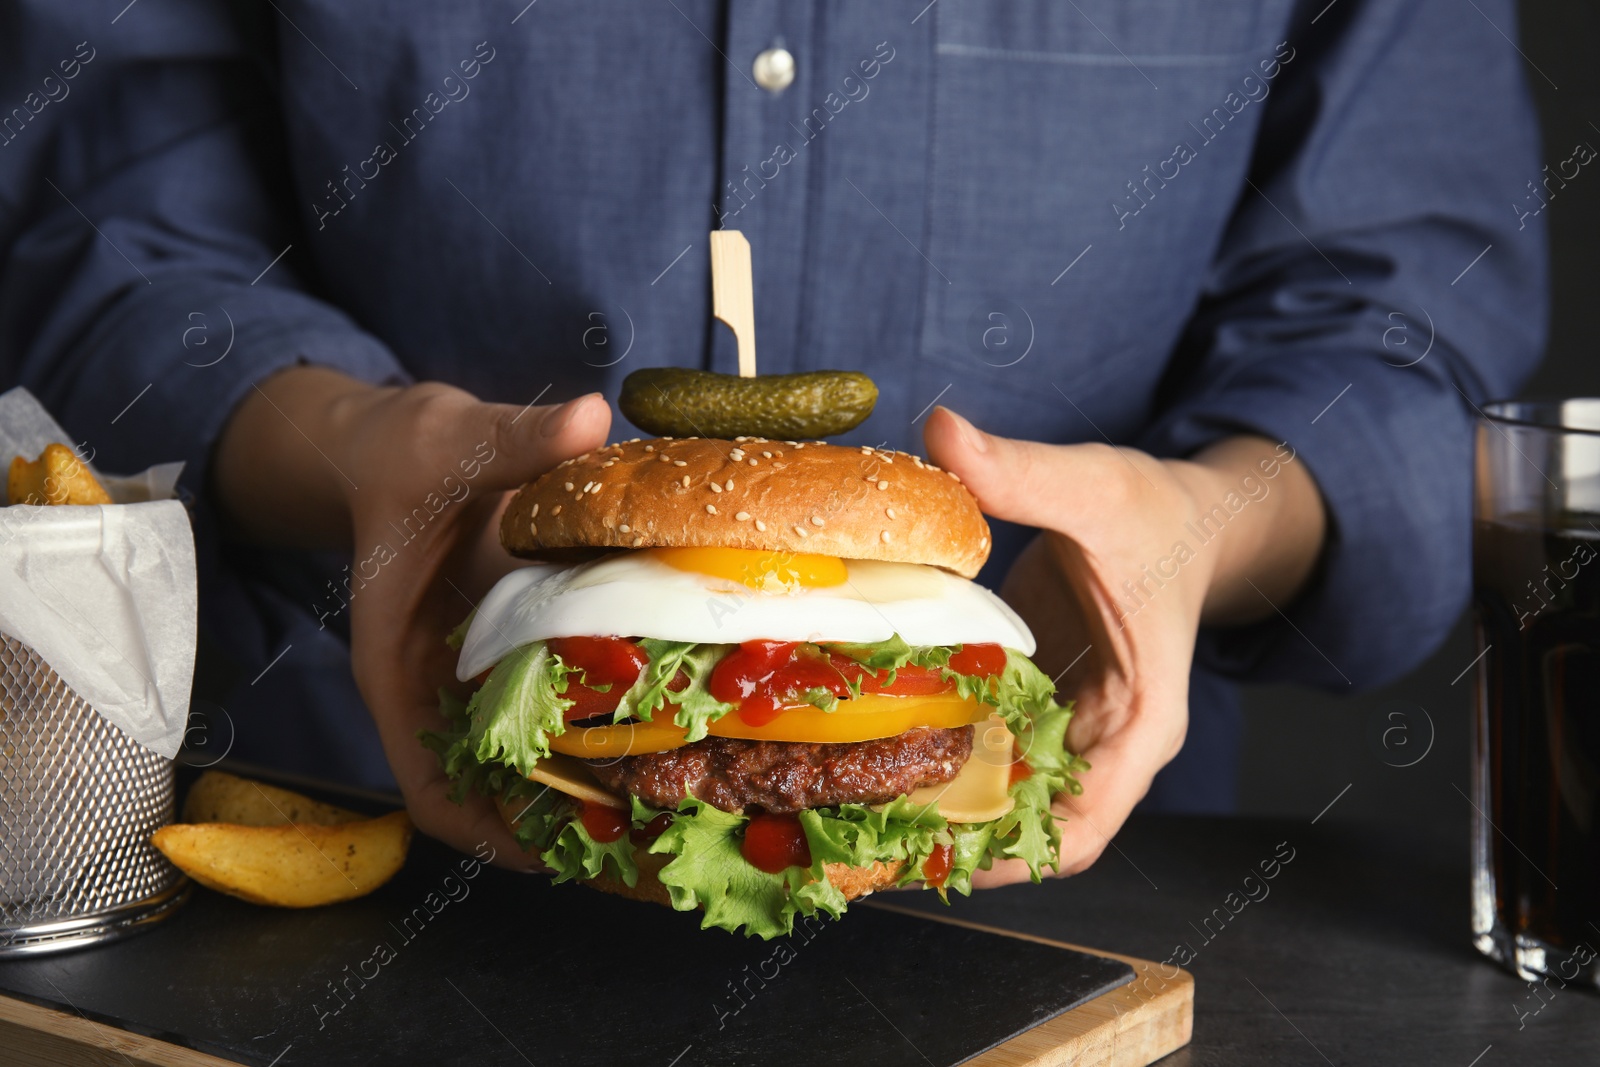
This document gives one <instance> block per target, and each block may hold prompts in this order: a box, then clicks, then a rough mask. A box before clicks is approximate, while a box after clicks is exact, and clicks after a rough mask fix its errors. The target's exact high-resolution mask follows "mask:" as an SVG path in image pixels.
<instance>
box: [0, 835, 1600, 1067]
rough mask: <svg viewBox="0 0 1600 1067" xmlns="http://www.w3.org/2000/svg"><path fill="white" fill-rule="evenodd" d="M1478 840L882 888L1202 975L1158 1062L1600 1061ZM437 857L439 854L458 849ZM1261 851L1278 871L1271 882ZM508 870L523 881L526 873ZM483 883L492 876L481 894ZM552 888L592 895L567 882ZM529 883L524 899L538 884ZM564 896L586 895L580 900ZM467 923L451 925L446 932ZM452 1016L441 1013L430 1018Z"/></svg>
mask: <svg viewBox="0 0 1600 1067" xmlns="http://www.w3.org/2000/svg"><path fill="white" fill-rule="evenodd" d="M1466 840H1467V839H1466V828H1465V826H1464V825H1462V826H1458V827H1453V828H1452V827H1444V828H1441V827H1429V826H1407V825H1404V824H1403V823H1401V822H1399V821H1398V819H1397V820H1396V821H1394V822H1390V823H1387V824H1367V823H1356V822H1343V823H1341V822H1335V821H1333V820H1323V821H1322V822H1321V823H1320V824H1318V825H1311V824H1309V823H1307V822H1305V821H1303V820H1302V821H1298V822H1287V821H1282V822H1280V821H1268V820H1260V819H1220V818H1209V817H1177V816H1151V815H1136V816H1135V817H1134V818H1133V819H1132V820H1130V822H1129V824H1128V825H1127V826H1126V827H1125V828H1124V829H1123V831H1122V833H1120V834H1119V835H1118V837H1117V838H1116V841H1115V842H1114V844H1113V846H1112V847H1111V848H1110V849H1108V850H1107V852H1106V854H1105V856H1104V857H1103V858H1102V860H1101V861H1100V862H1099V863H1098V864H1097V865H1096V866H1095V867H1094V868H1093V869H1091V870H1090V871H1088V872H1087V873H1085V874H1082V875H1079V876H1078V877H1076V878H1072V879H1066V880H1051V881H1049V882H1047V883H1046V884H1044V885H1042V886H1032V885H1020V886H1012V887H1008V888H1005V889H998V890H988V891H984V892H980V893H979V894H977V895H976V896H974V897H972V898H970V899H959V898H957V899H955V901H954V903H953V904H952V906H951V907H950V908H948V909H946V908H944V907H943V906H942V905H940V904H939V903H938V900H937V898H936V897H935V896H934V895H933V894H931V893H911V892H907V893H892V894H886V895H885V896H884V898H880V899H886V900H888V901H890V902H892V903H893V904H895V905H897V906H903V907H912V908H917V909H926V910H927V911H929V912H930V913H933V914H937V915H945V916H950V917H953V918H957V919H964V920H968V921H972V922H978V923H984V924H988V925H993V926H997V927H1003V928H1007V929H1011V930H1016V931H1021V932H1025V933H1030V934H1035V935H1038V936H1042V937H1047V938H1051V939H1055V940H1060V941H1067V942H1071V943H1074V944H1080V945H1086V946H1093V947H1096V948H1100V949H1104V950H1108V951H1113V952H1119V953H1124V954H1128V955H1132V956H1139V957H1143V958H1145V959H1149V960H1153V961H1164V960H1169V959H1176V960H1177V961H1178V962H1180V963H1182V964H1183V965H1184V966H1185V967H1187V968H1188V970H1189V971H1190V972H1191V973H1192V974H1193V975H1194V977H1195V982H1196V1002H1195V1027H1194V1040H1193V1043H1192V1044H1191V1045H1190V1046H1189V1047H1187V1048H1185V1049H1183V1050H1181V1051H1179V1052H1177V1053H1175V1054H1173V1055H1172V1056H1170V1057H1168V1058H1167V1059H1165V1060H1163V1061H1162V1062H1163V1064H1166V1065H1169V1067H1173V1065H1190V1064H1193V1065H1201V1064H1205V1065H1210V1064H1228V1065H1235V1067H1249V1065H1254V1064H1271V1065H1274V1067H1279V1065H1295V1064H1308V1065H1320V1064H1330V1065H1335V1064H1336V1065H1339V1067H1345V1065H1349V1064H1407V1065H1427V1064H1442V1065H1446V1067H1499V1065H1502V1064H1541V1065H1563V1064H1585V1065H1594V1064H1600V995H1597V994H1595V993H1593V992H1584V991H1582V990H1580V989H1578V988H1576V987H1573V988H1568V989H1563V990H1558V991H1555V992H1553V993H1552V992H1550V991H1549V990H1546V991H1545V992H1544V995H1543V997H1542V998H1541V997H1539V996H1536V995H1535V994H1534V993H1533V992H1532V990H1531V987H1530V986H1529V985H1528V984H1527V983H1525V982H1523V981H1521V980H1519V979H1517V978H1516V977H1515V976H1513V975H1510V974H1508V973H1506V972H1504V971H1502V970H1500V969H1498V968H1497V967H1495V966H1494V965H1492V964H1491V963H1489V962H1488V961H1486V960H1484V959H1482V958H1481V957H1480V956H1479V955H1478V954H1477V953H1476V952H1475V951H1474V950H1473V949H1472V947H1471V944H1470V942H1469V938H1468V936H1467V930H1468V898H1467V844H1466ZM435 848H436V846H435V847H428V846H425V847H424V849H423V853H426V855H421V854H418V853H417V851H416V850H414V854H413V860H414V861H418V862H420V860H422V859H427V858H429V857H430V856H431V854H432V852H433V851H434V849H435ZM439 852H440V855H439V856H432V858H433V859H437V860H439V861H440V862H441V863H443V862H446V861H448V860H449V857H447V856H444V855H443V852H442V850H439ZM1274 861H1276V864H1277V865H1276V867H1274V866H1273V863H1274ZM1263 863H1266V864H1267V870H1268V871H1270V872H1272V873H1274V874H1275V877H1272V878H1271V879H1270V880H1269V879H1267V878H1265V877H1263V875H1262V864H1263ZM504 877H505V879H507V880H517V881H518V882H519V883H520V876H514V875H505V876H504ZM495 880H496V879H491V881H495ZM399 881H400V880H397V884H398V882H399ZM430 884H431V883H430ZM488 888H489V886H488V883H487V882H485V883H480V889H479V890H478V891H477V892H479V893H481V892H483V891H484V890H485V889H488ZM512 888H515V887H512ZM381 892H383V891H380V893H381ZM549 892H556V891H555V890H551V891H549ZM560 892H563V893H571V894H579V895H580V897H582V898H588V897H589V896H590V895H589V894H588V893H587V892H586V891H582V890H578V889H574V888H571V887H566V888H564V889H563V890H561V891H560ZM526 895H527V897H528V898H529V900H530V902H532V900H533V898H536V897H538V898H542V897H543V896H545V895H546V893H544V892H538V891H535V892H530V893H527V894H526ZM373 899H376V898H373ZM568 899H569V898H567V897H563V898H562V901H567V900H568ZM479 902H480V903H481V900H480V901H479ZM541 903H543V902H542V901H541ZM593 905H594V907H595V908H596V909H601V910H603V909H605V908H608V907H611V906H613V905H615V906H619V907H625V908H627V909H632V910H629V911H627V912H625V913H623V912H618V913H615V915H613V913H611V912H606V916H607V917H606V919H605V921H604V922H599V923H597V924H596V927H595V928H597V929H602V930H604V929H610V930H612V932H613V933H617V932H618V929H619V928H618V926H617V923H618V922H620V921H621V920H622V919H627V920H628V921H630V922H633V923H634V924H635V925H638V924H641V923H643V924H645V925H644V926H642V927H641V928H640V930H637V931H635V932H634V933H633V934H631V935H630V934H622V935H621V936H624V937H626V938H629V939H630V940H631V939H639V940H656V941H659V942H661V943H663V944H664V943H667V942H669V941H670V940H671V938H670V936H669V935H670V934H672V933H673V932H674V931H675V930H676V929H677V928H678V927H680V926H682V927H685V930H684V933H685V934H687V935H688V937H689V938H690V939H692V943H693V944H694V945H695V946H699V947H703V948H705V949H706V950H707V951H708V952H715V951H735V950H737V951H745V952H746V953H748V952H751V951H754V948H751V947H749V946H748V945H747V944H746V943H744V942H742V939H732V940H730V939H728V938H726V937H725V935H723V934H721V933H718V932H715V931H709V932H706V933H703V934H698V933H693V932H692V930H691V929H690V928H691V927H692V923H691V922H690V921H689V920H688V917H686V916H671V915H662V916H660V917H659V919H658V918H657V917H656V915H655V913H654V912H649V913H648V914H643V913H642V912H641V911H640V909H642V908H643V907H644V906H640V905H623V904H622V902H615V901H608V900H606V899H605V898H600V897H598V896H595V897H594V900H593ZM564 906H567V907H573V906H579V907H584V908H587V907H588V905H587V904H580V903H579V902H578V901H577V900H573V901H571V903H567V904H564ZM229 907H234V908H240V909H243V908H247V906H246V905H237V904H235V903H234V902H231V901H224V900H221V899H219V898H211V903H210V904H209V905H208V906H207V907H205V908H201V909H198V911H197V913H196V914H195V915H192V916H190V918H191V920H193V921H195V922H198V921H199V919H200V918H203V916H204V915H205V914H206V913H207V912H212V911H218V910H226V909H227V908H229ZM358 910H359V909H358ZM458 910H459V909H458ZM540 910H544V908H543V907H542V906H541V909H540ZM332 913H333V909H329V910H328V911H326V912H324V911H318V912H313V913H307V915H301V916H297V915H294V914H291V913H272V915H271V916H270V918H273V919H275V920H276V921H278V922H279V923H287V924H290V925H298V924H300V923H302V922H305V921H311V922H316V921H318V917H319V916H320V917H321V918H322V919H323V920H325V921H332V920H331V919H329V918H328V917H329V916H330V915H332ZM462 914H463V915H465V913H464V912H463V913H462ZM307 916H309V920H308V918H307ZM447 917H448V916H447ZM335 918H337V916H335ZM852 921H854V922H856V923H858V924H860V925H858V926H857V927H856V928H855V929H856V930H857V933H858V934H864V933H866V932H867V931H868V928H869V927H872V926H873V925H874V924H873V922H872V921H871V917H869V916H860V915H849V916H846V918H845V919H844V920H843V922H842V923H841V924H840V925H839V926H838V927H837V928H836V929H837V931H838V932H839V933H842V934H849V933H850V931H851V928H852V927H851V924H852ZM176 922H178V923H182V922H183V919H182V917H180V918H179V919H177V920H176ZM191 925H193V923H191ZM468 925H469V926H470V925H471V924H470V923H469V924H468ZM879 925H882V924H881V923H880V924H879ZM223 928H224V929H226V928H227V924H223ZM177 932H178V931H176V930H174V931H173V933H177ZM470 932H471V931H469V930H464V931H463V932H461V933H452V934H448V936H447V934H446V933H445V932H444V931H441V933H440V934H439V935H436V938H445V939H446V940H449V939H450V938H456V937H466V936H467V935H468V933H470ZM161 938H162V935H161V934H160V933H152V934H150V935H145V936H143V937H140V938H136V939H135V941H140V942H146V944H145V945H141V946H138V948H137V949H136V948H135V946H134V945H133V944H132V943H129V949H130V950H133V951H135V952H138V951H139V950H142V949H144V948H150V947H154V946H155V945H156V943H158V942H159V941H160V940H161ZM702 939H703V940H702ZM299 940H303V938H300V939H299ZM264 943H275V942H274V941H273V939H272V938H268V940H267V942H264ZM443 943H444V942H443V941H441V944H443ZM406 951H407V952H408V953H412V954H414V953H416V952H418V951H421V950H420V949H410V948H408V949H407V950H406ZM471 951H472V950H469V951H468V953H467V954H468V955H469V956H470V954H471ZM224 954H225V955H226V954H227V953H224ZM73 955H76V954H73ZM245 955H248V953H245ZM533 955H537V954H536V953H533ZM90 957H99V958H104V959H109V955H106V956H100V954H99V953H98V952H97V951H96V950H90V951H89V952H88V953H86V954H85V957H84V958H90ZM408 958H409V957H408ZM419 958H420V957H419ZM60 959H61V961H62V964H63V965H64V964H65V963H66V962H67V960H66V957H61V958H60ZM626 959H627V957H626V956H622V955H618V954H616V953H614V952H612V953H606V952H602V953H600V954H599V955H598V957H597V960H598V963H597V966H599V967H600V968H602V969H603V970H605V971H608V972H611V973H615V974H616V975H618V976H619V980H620V981H624V982H625V981H626V979H625V978H623V977H622V976H623V975H625V974H626V973H627V965H626V962H625V961H626ZM467 962H470V961H464V962H463V964H462V965H463V966H465V965H466V963H467ZM566 965H567V966H582V964H581V963H580V962H579V961H577V960H571V961H569V962H568V963H567V964H566ZM152 966H154V965H153V964H152ZM156 969H157V970H159V967H157V968H156ZM986 981H988V982H994V981H995V979H994V978H993V977H991V978H989V979H987V980H986ZM1000 984H1002V985H1004V984H1005V982H1004V981H1001V982H1000ZM475 988H476V987H475ZM991 988H993V987H992V986H991ZM258 992H264V991H258ZM368 999H370V998H368ZM363 1003H365V1001H364V1002H363ZM372 1003H373V1004H376V1003H377V1001H373V1002H372ZM507 1010H509V1009H507ZM421 1014H422V1015H432V1014H434V1013H433V1012H431V1011H430V1012H422V1013H421ZM415 1021H416V1022H417V1023H420V1024H423V1025H429V1024H428V1023H427V1021H426V1020H425V1019H422V1018H418V1019H416V1020H415ZM468 1021H469V1022H471V1021H473V1020H471V1019H470V1018H469V1019H468ZM440 1023H441V1020H440V1019H439V1018H437V1017H435V1019H434V1020H433V1023H432V1025H440ZM268 1058H270V1056H269V1057H268ZM3 1060H4V1056H3V1053H0V1061H3ZM263 1062H264V1061H263Z"/></svg>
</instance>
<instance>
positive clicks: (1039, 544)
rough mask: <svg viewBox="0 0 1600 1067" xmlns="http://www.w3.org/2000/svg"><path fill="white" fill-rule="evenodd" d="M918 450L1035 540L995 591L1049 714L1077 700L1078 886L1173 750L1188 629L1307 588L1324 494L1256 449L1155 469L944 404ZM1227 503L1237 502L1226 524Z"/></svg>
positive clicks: (1252, 612) (1252, 613) (1069, 841)
mask: <svg viewBox="0 0 1600 1067" xmlns="http://www.w3.org/2000/svg"><path fill="white" fill-rule="evenodd" d="M926 438H927V444H928V453H929V455H930V456H931V457H932V458H933V460H934V462H936V463H938V464H940V465H941V466H943V467H946V468H947V469H949V470H952V471H954V472H955V473H956V474H957V475H959V476H960V478H961V480H962V481H963V482H965V483H966V485H967V487H968V488H969V489H971V490H972V492H973V493H974V494H975V495H976V496H977V498H978V502H979V504H981V505H982V507H983V510H984V511H985V512H987V513H988V514H990V515H992V516H994V517H995V518H999V519H1006V520H1009V521H1011V522H1016V523H1021V524H1023V525H1025V526H1033V527H1037V528H1039V529H1040V530H1041V531H1042V532H1041V533H1040V535H1039V536H1038V537H1037V538H1036V539H1035V540H1034V541H1033V542H1032V543H1031V544H1030V545H1029V546H1028V548H1027V549H1026V551H1024V552H1023V554H1022V555H1021V556H1020V557H1019V558H1018V559H1017V561H1016V563H1015V564H1014V565H1013V566H1012V569H1011V571H1010V573H1009V575H1008V576H1007V579H1006V583H1005V587H1004V589H1003V590H1002V595H1003V596H1004V598H1005V599H1006V600H1007V601H1008V602H1009V603H1010V604H1011V605H1012V606H1013V607H1014V608H1016V609H1017V611H1018V612H1019V613H1020V614H1021V615H1022V617H1023V618H1024V619H1025V620H1026V621H1027V622H1028V624H1029V626H1030V627H1031V628H1032V630H1033V633H1034V635H1035V637H1036V638H1037V639H1038V641H1039V651H1038V653H1037V654H1036V655H1035V656H1034V657H1033V658H1034V662H1035V663H1037V664H1038V665H1039V667H1040V669H1042V670H1043V671H1044V672H1045V673H1046V674H1049V675H1051V676H1052V677H1054V678H1056V685H1057V687H1058V690H1059V693H1060V698H1061V699H1062V700H1063V701H1066V700H1068V699H1070V700H1073V701H1075V702H1076V709H1075V710H1076V714H1075V715H1074V716H1073V720H1072V726H1071V728H1070V730H1069V732H1068V744H1069V747H1070V748H1071V749H1072V750H1073V751H1075V752H1077V753H1079V754H1080V755H1082V756H1083V757H1084V758H1086V759H1087V760H1088V761H1089V763H1090V764H1091V767H1092V769H1091V770H1089V771H1086V772H1084V773H1083V774H1082V775H1081V776H1080V780H1081V781H1082V783H1083V794H1082V795H1081V796H1077V797H1072V796H1066V795H1062V796H1059V797H1057V798H1056V802H1055V805H1054V809H1055V813H1056V815H1057V818H1058V823H1059V825H1060V826H1061V833H1062V841H1061V865H1060V868H1059V873H1061V874H1076V873H1077V872H1079V871H1081V870H1083V869H1085V868H1086V867H1088V866H1089V865H1090V864H1092V863H1093V862H1094V861H1095V860H1096V859H1097V858H1098V857H1099V855H1100V853H1101V852H1102V851H1104V849H1105V847H1106V845H1107V844H1109V843H1110V840H1111V838H1112V836H1114V835H1115V834H1116V832H1117V830H1118V829H1119V828H1120V827H1121V826H1122V823H1123V821H1124V820H1125V819H1126V818H1127V817H1128V814H1129V812H1131V811H1132V810H1133V807H1134V805H1135V804H1137V803H1138V802H1139V800H1140V798H1142V797H1143V796H1144V795H1145V793H1146V792H1147V791H1148V790H1149V788H1150V782H1151V780H1152V779H1153V778H1154V777H1155V774H1156V772H1157V771H1158V770H1160V769H1161V768H1162V767H1163V766H1165V765H1166V764H1167V763H1168V761H1170V760H1171V759H1172V758H1173V757H1174V756H1175V755H1177V753H1178V750H1179V749H1180V748H1181V747H1182V746H1183V739H1184V734H1185V731H1186V730H1187V728H1188V722H1189V667H1190V662H1191V660H1192V659H1193V656H1194V645H1195V637H1196V632H1197V631H1198V629H1199V626H1200V623H1201V622H1202V621H1205V622H1207V623H1231V622H1244V621H1248V620H1251V619H1255V618H1260V617H1263V616H1265V615H1269V614H1271V613H1272V612H1273V605H1274V604H1279V605H1281V604H1284V603H1287V601H1288V600H1289V599H1290V598H1291V597H1292V596H1293V595H1294V594H1295V593H1296V592H1297V591H1298V590H1299V589H1300V587H1301V586H1302V585H1303V584H1304V583H1305V581H1306V579H1307V577H1308V576H1309V575H1310V573H1311V570H1312V568H1313V566H1314V565H1315V562H1316V559H1317V556H1318V554H1319V552H1320V551H1321V545H1322V538H1323V527H1324V524H1325V520H1324V516H1323V508H1322V502H1321V497H1320V496H1319V494H1318V492H1317V489H1316V486H1315V484H1314V483H1313V482H1312V480H1311V477H1310V475H1309V474H1308V473H1307V472H1306V471H1305V469H1304V468H1303V466H1301V465H1298V464H1295V463H1293V461H1292V457H1293V452H1292V450H1289V449H1287V447H1286V446H1278V445H1275V444H1274V443H1273V442H1270V441H1267V440H1265V439H1263V438H1256V437H1235V438H1228V439H1226V440H1224V441H1221V442H1219V443H1217V444H1216V445H1214V446H1212V447H1211V448H1208V449H1206V450H1205V451H1203V452H1201V453H1200V454H1198V455H1197V456H1195V458H1194V460H1192V461H1184V460H1157V459H1155V458H1153V457H1151V456H1149V455H1146V454H1145V453H1142V452H1137V451H1134V450H1132V449H1128V448H1113V447H1111V446H1109V445H1100V444H1084V445H1046V444H1037V443H1034V442H1029V441H1014V440H1010V439H1008V438H1004V437H994V436H991V435H989V434H985V433H983V432H982V431H980V430H978V429H977V428H976V427H974V426H973V425H972V424H971V423H969V422H967V421H966V420H965V419H963V418H961V417H960V416H959V415H956V414H955V413H953V412H951V411H948V410H946V409H943V408H940V409H938V410H936V411H935V412H934V413H933V415H932V416H930V417H929V419H928V423H927V428H926ZM1286 456H1287V457H1288V459H1286V458H1285V457H1286ZM1269 470H1270V471H1271V472H1272V473H1270V474H1269V473H1268V471H1269ZM1262 486H1265V487H1267V488H1266V490H1265V491H1263V490H1262V488H1261V487H1262ZM1230 492H1232V493H1234V494H1235V497H1234V498H1233V499H1234V501H1237V500H1244V501H1246V502H1247V503H1246V506H1244V507H1243V508H1241V509H1240V510H1238V511H1237V512H1236V513H1235V512H1232V511H1230V510H1229V508H1228V506H1227V503H1225V502H1226V501H1228V499H1229V498H1228V494H1229V493H1230ZM1213 506H1218V507H1221V508H1222V512H1221V516H1222V517H1221V519H1220V520H1219V519H1218V518H1217V516H1216V515H1215V514H1213V512H1212V508H1213ZM1208 524H1209V525H1208ZM1211 530H1215V531H1217V532H1215V533H1210V534H1208V535H1207V539H1206V540H1204V541H1202V540H1201V534H1204V533H1206V532H1207V531H1211ZM1027 878H1028V869H1027V866H1026V865H1025V864H1024V863H1023V862H1022V861H1021V860H1008V861H1005V862H1002V863H997V864H996V865H995V867H994V869H993V870H991V871H987V872H984V871H979V872H978V873H976V874H975V875H974V876H973V884H974V885H979V886H993V885H1004V884H1007V883H1009V882H1016V881H1024V880H1026V879H1027Z"/></svg>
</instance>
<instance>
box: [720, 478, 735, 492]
mask: <svg viewBox="0 0 1600 1067" xmlns="http://www.w3.org/2000/svg"><path fill="white" fill-rule="evenodd" d="M722 488H724V489H726V490H727V491H728V492H730V493H731V492H733V479H732V478H729V479H728V481H727V484H726V485H724V486H723V487H722Z"/></svg>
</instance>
